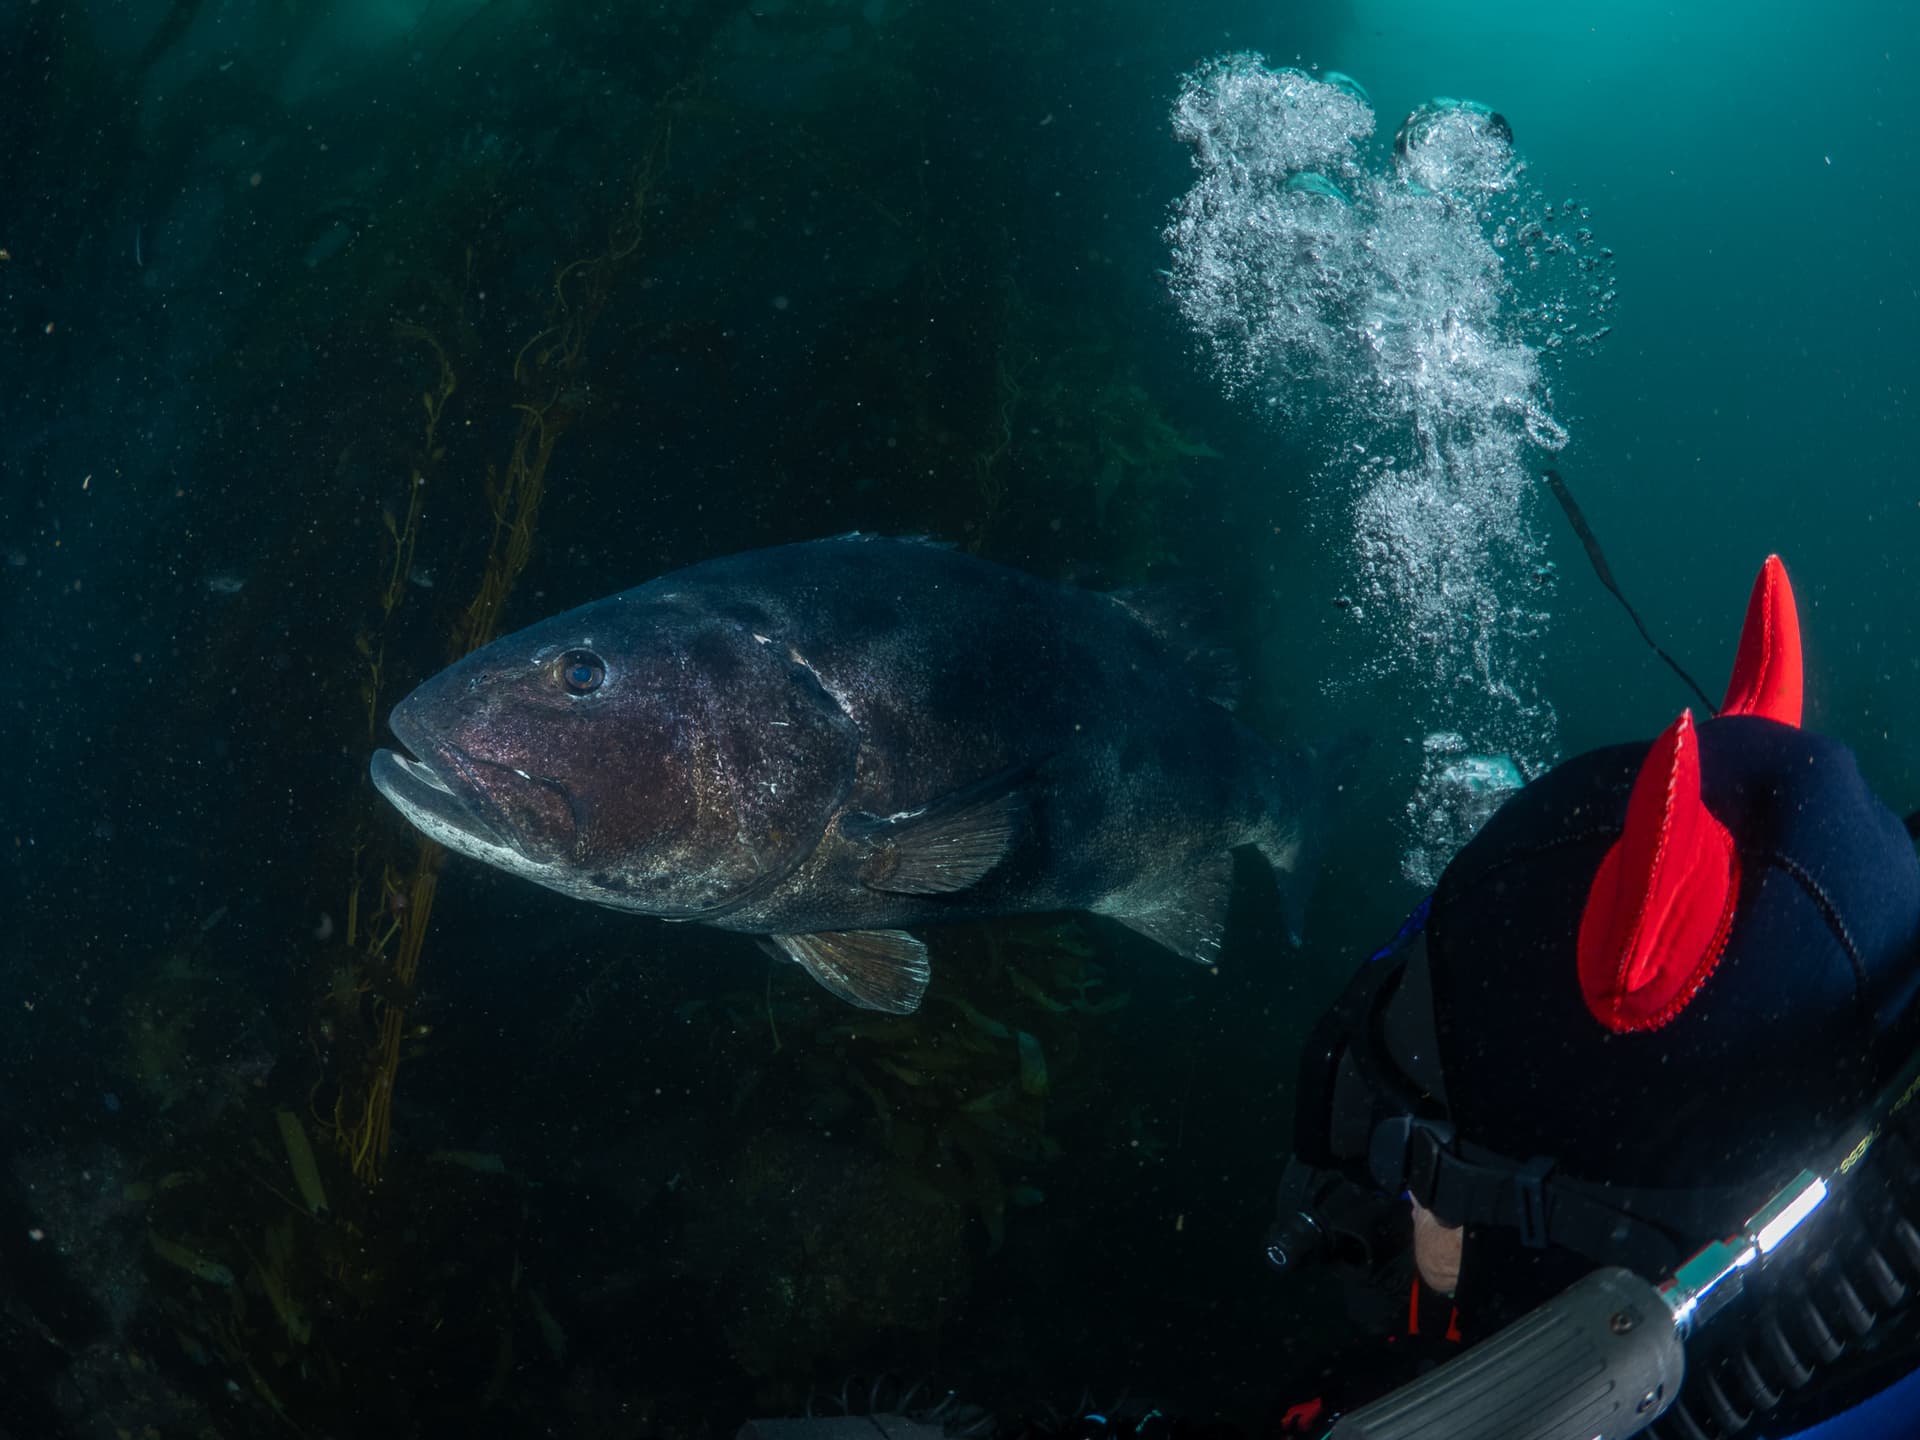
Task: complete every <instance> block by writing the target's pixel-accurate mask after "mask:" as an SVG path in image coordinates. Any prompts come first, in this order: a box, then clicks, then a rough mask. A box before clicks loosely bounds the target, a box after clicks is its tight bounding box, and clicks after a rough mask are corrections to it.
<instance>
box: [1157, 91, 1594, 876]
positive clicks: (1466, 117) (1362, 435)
mask: <svg viewBox="0 0 1920 1440" xmlns="http://www.w3.org/2000/svg"><path fill="white" fill-rule="evenodd" d="M1173 118H1174V133H1175V135H1176V136H1177V137H1178V138H1180V139H1181V140H1184V141H1186V142H1187V143H1188V144H1190V145H1192V146H1193V149H1194V166H1195V169H1196V170H1197V172H1198V175H1197V178H1196V180H1195V182H1194V184H1193V187H1192V188H1191V189H1190V190H1188V192H1187V193H1186V195H1185V196H1183V197H1182V198H1181V200H1180V201H1179V202H1178V204H1177V205H1176V206H1175V209H1174V214H1173V218H1172V220H1171V222H1170V223H1169V225H1168V227H1167V232H1166V239H1167V241H1168V243H1169V245H1170V247H1171V250H1172V255H1173V262H1172V270H1171V279H1170V288H1171V290H1172V293H1173V297H1174V299H1175V301H1176V302H1177V304H1178V305H1179V307H1180V309H1181V311H1182V313H1183V315H1184V316H1185V318H1186V319H1187V321H1188V323H1189V324H1190V325H1191V326H1192V328H1193V329H1194V331H1195V332H1196V334H1197V335H1198V336H1199V337H1200V340H1201V342H1202V344H1203V345H1204V346H1205V348H1206V351H1207V354H1208V358H1209V360H1210V361H1211V363H1212V365H1213V368H1214V371H1215V373H1216V374H1217V376H1218V377H1219V379H1220V381H1221V383H1222V385H1223V387H1224V388H1225V389H1226V390H1227V391H1228V392H1229V393H1230V394H1234V395H1238V396H1242V397H1244V398H1246V399H1248V400H1249V401H1251V402H1252V403H1253V404H1254V405H1255V406H1256V408H1257V409H1258V410H1259V411H1260V412H1261V413H1262V414H1265V415H1268V416H1271V417H1272V418H1273V419H1275V420H1276V421H1279V422H1280V423H1282V424H1285V425H1287V426H1289V427H1290V428H1294V429H1296V430H1311V431H1313V432H1315V433H1320V434H1321V435H1322V438H1323V439H1324V441H1325V444H1326V449H1327V452H1328V454H1329V458H1328V460H1327V461H1326V462H1325V464H1324V465H1323V467H1322V468H1321V470H1320V472H1319V473H1318V475H1317V476H1316V477H1315V495H1316V505H1317V507H1318V509H1319V511H1320V516H1319V520H1318V521H1317V522H1316V529H1318V530H1319V531H1320V532H1321V533H1323V534H1331V533H1336V532H1335V530H1334V523H1333V522H1334V517H1335V514H1336V513H1337V515H1338V517H1339V519H1340V521H1341V522H1342V525H1343V528H1344V532H1345V534H1346V536H1347V537H1348V538H1347V541H1346V544H1347V546H1348V553H1349V557H1350V562H1351V578H1350V581H1349V584H1348V585H1347V587H1346V589H1345V591H1344V593H1343V594H1342V595H1341V596H1340V598H1339V600H1338V601H1337V602H1336V603H1337V604H1338V606H1339V608H1340V609H1341V610H1342V611H1343V612H1344V613H1345V614H1346V615H1347V616H1348V617H1349V618H1350V619H1351V621H1353V622H1354V623H1356V624H1358V625H1360V626H1363V627H1365V633H1366V634H1367V636H1368V641H1369V645H1370V646H1371V653H1370V654H1369V655H1368V656H1367V657H1366V658H1365V659H1364V660H1363V661H1362V662H1361V663H1360V665H1359V667H1358V668H1359V670H1360V671H1361V672H1362V673H1361V674H1360V675H1356V676H1351V677H1346V679H1347V681H1348V683H1351V682H1352V681H1354V680H1359V679H1366V680H1368V681H1374V680H1379V679H1382V678H1394V677H1398V678H1404V677H1407V676H1409V675H1412V676H1413V677H1415V678H1416V679H1417V680H1418V682H1419V685H1420V689H1421V694H1420V702H1421V704H1422V707H1423V709H1424V710H1425V711H1426V712H1427V714H1428V715H1429V717H1430V718H1431V720H1432V721H1433V723H1435V724H1436V725H1437V726H1440V727H1443V728H1441V729H1437V730H1436V732H1435V733H1436V734H1447V735H1456V736H1458V737H1459V738H1460V749H1459V752H1458V754H1456V753H1454V752H1453V751H1451V750H1448V749H1446V748H1445V747H1439V748H1435V747H1432V746H1428V747H1423V749H1422V752H1421V762H1420V778H1419V780H1418V781H1417V783H1416V793H1415V796H1414V799H1413V801H1412V802H1411V806H1410V810H1409V828H1410V832H1411V834H1410V839H1411V842H1412V843H1411V844H1410V847H1409V850H1408V853H1407V857H1406V860H1405V869H1406V871H1407V873H1408V874H1409V875H1410V876H1412V877H1413V878H1415V879H1417V880H1421V881H1422V883H1427V882H1426V879H1423V877H1428V878H1430V877H1431V876H1432V875H1433V874H1434V873H1436V867H1437V866H1438V865H1444V864H1445V862H1446V859H1447V858H1448V857H1450V856H1451V855H1452V854H1453V853H1454V850H1456V849H1457V848H1458V846H1459V845H1461V844H1464V843H1465V842H1466V840H1467V839H1469V838H1471V836H1472V834H1473V831H1474V830H1475V829H1476V828H1477V827H1478V825H1479V823H1480V820H1482V819H1484V818H1485V814H1486V813H1490V808H1491V806H1490V805H1488V804H1487V803H1485V796H1486V795H1488V794H1490V793H1496V792H1497V789H1498V787H1494V789H1493V790H1489V789H1488V788H1487V787H1486V786H1485V785H1481V784H1479V781H1478V779H1476V777H1478V776H1480V771H1479V770H1477V769H1474V768H1473V767H1468V768H1467V769H1465V770H1463V769H1462V768H1461V765H1460V763H1459V755H1469V756H1476V757H1481V758H1483V759H1486V760H1487V763H1488V764H1489V765H1491V764H1493V762H1494V760H1495V759H1497V758H1499V757H1501V756H1506V757H1511V759H1512V760H1513V761H1514V762H1516V763H1517V764H1519V765H1520V766H1521V767H1522V768H1524V769H1525V771H1526V773H1532V772H1533V770H1535V769H1538V768H1543V767H1544V765H1545V764H1546V763H1547V762H1548V760H1549V759H1550V758H1551V756H1552V755H1553V753H1554V751H1555V749H1556V741H1557V717H1556V716H1555V715H1554V712H1553V709H1552V707H1551V706H1550V705H1549V704H1547V703H1546V701H1545V700H1543V699H1542V698H1541V697H1540V696H1539V695H1538V693H1537V690H1536V687H1535V684H1534V680H1533V676H1534V673H1535V669H1536V667H1537V663H1538V657H1539V651H1540V649H1541V644H1542V637H1543V635H1544V633H1545V630H1546V627H1547V625H1548V622H1549V619H1550V616H1549V615H1548V613H1547V611H1546V610H1545V608H1544V603H1543V602H1544V601H1546V600H1547V599H1549V598H1551V592H1550V588H1549V587H1548V585H1547V583H1546V581H1544V580H1543V579H1542V578H1541V577H1543V576H1545V577H1549V578H1550V576H1551V567H1550V566H1549V565H1548V564H1547V562H1546V561H1545V559H1544V554H1543V547H1542V543H1541V540H1540V537H1539V536H1538V535H1537V534H1536V533H1535V531H1534V528H1533V524H1532V512H1533V508H1534V502H1533V501H1532V500H1531V499H1530V498H1529V497H1530V496H1531V495H1533V493H1534V492H1535V491H1536V489H1537V482H1536V480H1535V477H1534V473H1533V472H1534V467H1535V465H1536V463H1537V460H1538V457H1539V455H1540V454H1541V453H1542V452H1544V453H1547V454H1551V453H1553V452H1556V451H1558V450H1560V449H1561V448H1562V447H1564V446H1565V445H1566V444H1567V442H1568V438H1569V437H1568V434H1567V430H1566V427H1565V426H1564V425H1562V424H1561V423H1560V421H1558V420H1557V419H1556V418H1555V417H1554V415H1553V413H1552V412H1553V404H1552V397H1551V395H1550V393H1549V390H1548V386H1547V379H1546V368H1545V367H1546V365H1547V364H1548V363H1550V362H1551V361H1552V360H1553V359H1554V358H1556V357H1557V356H1558V355H1559V354H1560V353H1562V352H1564V351H1566V350H1568V349H1570V348H1577V347H1579V346H1582V345H1586V344H1591V343H1592V342H1593V341H1594V340H1596V339H1598V338H1600V337H1601V336H1603V335H1604V334H1605V333H1606V328H1607V317H1608V315H1609V314H1610V312H1611V309H1612V306H1613V303H1614V298H1615V292H1614V286H1613V280H1612V272H1611V267H1612V259H1613V257H1612V252H1611V251H1609V250H1606V249H1604V248H1602V247H1599V246H1597V245H1596V243H1595V241H1594V237H1593V232H1592V230H1591V228H1590V225H1589V223H1588V222H1589V220H1590V218H1591V217H1590V216H1589V214H1588V212H1587V209H1586V207H1585V206H1583V205H1581V204H1579V203H1578V202H1577V201H1575V200H1573V199H1567V200H1565V201H1564V202H1563V203H1555V202H1554V201H1552V200H1550V199H1549V198H1548V197H1547V196H1546V195H1544V194H1542V193H1540V192H1538V191H1529V189H1528V188H1527V186H1526V184H1525V167H1524V166H1523V165H1522V164H1521V163H1520V161H1519V158H1518V157H1517V155H1516V154H1515V151H1514V148H1513V132H1512V129H1511V127H1510V126H1509V125H1508V123H1507V121H1506V120H1505V119H1504V118H1503V117H1502V116H1500V115H1499V114H1497V113H1496V112H1494V111H1493V110H1491V109H1489V108H1488V107H1486V106H1484V105H1479V104H1475V103H1474V102H1471V101H1463V100H1456V99H1450V98H1441V99H1436V100H1433V101H1430V102H1428V103H1427V104H1424V105H1422V106H1420V107H1419V108H1418V109H1416V110H1415V111H1414V112H1413V113H1412V114H1411V115H1409V116H1408V117H1407V120H1406V122H1405V123H1404V124H1403V125H1401V127H1400V128H1399V130H1398V132H1397V133H1396V135H1395V137H1394V144H1393V153H1392V161H1391V165H1390V166H1389V167H1382V166H1380V165H1378V164H1377V163H1373V164H1370V163H1369V156H1368V155H1367V154H1366V153H1365V150H1364V148H1363V146H1364V142H1365V141H1366V140H1367V139H1368V137H1370V136H1371V135H1372V134H1373V131H1374V115H1373V110H1372V106H1371V103H1370V102H1369V101H1368V99H1367V97H1366V92H1365V91H1364V90H1362V89H1361V88H1360V87H1359V85H1358V84H1357V83H1355V82H1353V81H1351V80H1349V79H1348V78H1347V77H1345V76H1339V75H1335V74H1333V73H1331V72H1329V73H1327V74H1325V75H1323V76H1320V77H1318V78H1316V77H1315V76H1313V75H1310V74H1307V73H1305V72H1303V71H1300V70H1296V69H1269V68H1268V67H1267V66H1266V65H1265V63H1264V62H1263V61H1262V60H1261V59H1260V57H1259V56H1257V55H1250V54H1237V55H1229V56H1225V57H1223V58H1221V59H1218V60H1215V61H1213V62H1212V63H1210V64H1208V65H1206V66H1204V67H1202V68H1201V69H1200V70H1198V71H1196V72H1195V73H1194V74H1192V75H1190V76H1188V77H1187V79H1186V81H1185V83H1184V84H1183V86H1182V89H1181V92H1180V97H1179V99H1178V100H1177V101H1176V103H1175V106H1174V112H1173ZM1516 597H1520V598H1516ZM1334 683H1336V684H1338V683H1341V679H1340V677H1335V681H1334ZM1521 757H1525V759H1524V760H1522V758H1521ZM1516 773H1518V771H1516ZM1469 782H1473V783H1469ZM1476 786H1478V788H1476ZM1495 803H1497V800H1496V801H1495Z"/></svg>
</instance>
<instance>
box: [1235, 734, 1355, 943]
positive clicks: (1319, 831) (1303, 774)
mask: <svg viewBox="0 0 1920 1440" xmlns="http://www.w3.org/2000/svg"><path fill="white" fill-rule="evenodd" d="M1371 743H1372V742H1371V741H1370V740H1369V738H1368V737H1367V736H1366V735H1364V734H1362V733H1361V732H1359V731H1357V730H1351V731H1348V732H1347V733H1346V734H1345V735H1342V736H1340V737H1338V738H1337V739H1334V740H1330V741H1325V742H1322V743H1321V744H1317V745H1302V746H1299V747H1297V748H1295V749H1294V750H1292V751H1291V752H1289V753H1288V754H1286V755H1285V756H1284V757H1283V759H1282V761H1281V764H1280V766H1278V767H1277V768H1276V773H1275V775H1274V779H1273V783H1272V785H1271V786H1270V793H1269V794H1268V795H1267V797H1266V801H1267V803H1266V806H1265V815H1264V816H1263V818H1262V821H1261V824H1260V827H1259V830H1258V831H1257V832H1256V833H1255V835H1254V836H1253V837H1252V839H1253V845H1254V848H1255V849H1257V850H1258V851H1259V852H1260V855H1261V858H1262V859H1264V860H1265V861H1266V862H1267V865H1268V867H1269V868H1270V869H1271V870H1272V871H1273V882H1274V886H1275V888H1276V889H1278V890H1279V892H1280V913H1281V917H1282V919H1284V920H1285V922H1286V926H1287V938H1288V939H1289V940H1291V941H1292V942H1293V943H1294V944H1295V945H1296V946H1298V945H1299V944H1301V943H1302V940H1303V938H1304V936H1305V932H1306V920H1307V901H1308V900H1309V899H1310V898H1311V896H1312V894H1313V887H1314V883H1315V881H1317V880H1318V879H1319V877H1320V861H1321V858H1322V855H1323V853H1324V851H1325V848H1326V836H1327V831H1328V828H1329V826H1330V825H1331V823H1332V817H1333V814H1334V812H1335V809H1336V807H1337V806H1338V805H1339V804H1340V803H1341V799H1342V796H1343V794H1344V793H1345V792H1346V791H1347V790H1348V789H1349V788H1350V787H1351V786H1352V784H1353V780H1354V776H1355V774H1356V773H1357V771H1358V770H1359V767H1360V762H1361V760H1362V759H1363V758H1364V757H1365V755H1366V753H1367V748H1368V746H1369V745H1370V744H1371Z"/></svg>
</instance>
